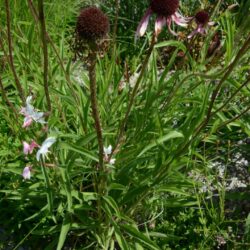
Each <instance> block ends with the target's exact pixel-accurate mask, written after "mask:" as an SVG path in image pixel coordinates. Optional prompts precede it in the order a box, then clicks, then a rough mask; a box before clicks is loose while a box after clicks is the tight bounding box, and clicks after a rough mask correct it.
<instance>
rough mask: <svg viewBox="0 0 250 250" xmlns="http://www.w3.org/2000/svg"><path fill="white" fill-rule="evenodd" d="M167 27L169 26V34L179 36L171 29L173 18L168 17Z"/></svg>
mask: <svg viewBox="0 0 250 250" xmlns="http://www.w3.org/2000/svg"><path fill="white" fill-rule="evenodd" d="M166 19H167V26H168V30H169V32H170V33H171V34H172V35H174V36H178V34H176V33H175V32H174V31H173V30H172V29H171V23H172V18H171V16H169V17H167V18H166Z"/></svg>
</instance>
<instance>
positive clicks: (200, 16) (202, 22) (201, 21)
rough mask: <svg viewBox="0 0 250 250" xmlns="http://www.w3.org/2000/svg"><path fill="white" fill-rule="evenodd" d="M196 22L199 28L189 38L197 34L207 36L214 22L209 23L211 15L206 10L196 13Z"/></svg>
mask: <svg viewBox="0 0 250 250" xmlns="http://www.w3.org/2000/svg"><path fill="white" fill-rule="evenodd" d="M192 19H194V20H195V22H196V24H197V27H196V29H195V30H194V31H193V32H192V33H191V34H190V35H189V36H188V38H192V37H193V36H194V35H196V34H201V35H205V34H206V32H207V27H209V26H213V25H214V22H209V19H210V17H209V14H208V13H207V12H206V11H205V10H201V11H199V12H197V13H196V15H195V16H194V17H193V18H192Z"/></svg>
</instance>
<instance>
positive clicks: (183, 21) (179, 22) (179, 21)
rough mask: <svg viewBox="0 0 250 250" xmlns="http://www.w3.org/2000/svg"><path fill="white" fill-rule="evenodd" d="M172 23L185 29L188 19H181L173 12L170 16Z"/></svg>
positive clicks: (181, 17) (179, 15)
mask: <svg viewBox="0 0 250 250" xmlns="http://www.w3.org/2000/svg"><path fill="white" fill-rule="evenodd" d="M171 18H172V20H173V22H175V23H176V24H177V25H179V26H182V27H187V25H188V22H189V21H190V18H188V17H183V16H182V15H181V14H179V13H178V12H175V13H174V14H173V15H172V16H171Z"/></svg>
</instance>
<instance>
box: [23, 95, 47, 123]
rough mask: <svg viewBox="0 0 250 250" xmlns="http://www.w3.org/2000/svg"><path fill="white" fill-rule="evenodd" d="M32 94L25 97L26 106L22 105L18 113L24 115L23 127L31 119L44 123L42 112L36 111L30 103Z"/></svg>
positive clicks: (31, 120)
mask: <svg viewBox="0 0 250 250" xmlns="http://www.w3.org/2000/svg"><path fill="white" fill-rule="evenodd" d="M31 101H32V96H28V97H27V99H26V107H22V108H21V110H20V114H22V115H24V122H23V126H22V127H23V128H27V127H29V126H30V125H31V124H32V122H33V121H35V122H38V123H41V124H44V123H46V122H45V120H44V113H43V112H38V111H37V110H36V109H35V108H34V107H33V106H32V105H31Z"/></svg>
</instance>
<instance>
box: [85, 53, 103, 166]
mask: <svg viewBox="0 0 250 250" xmlns="http://www.w3.org/2000/svg"><path fill="white" fill-rule="evenodd" d="M89 61H90V62H89V68H88V70H89V82H90V101H91V108H92V116H93V118H94V121H95V129H96V135H97V140H98V147H99V168H100V170H102V171H103V170H104V165H103V139H102V127H101V122H100V116H99V111H98V104H97V95H96V92H97V86H96V72H95V67H96V51H90V53H89Z"/></svg>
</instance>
